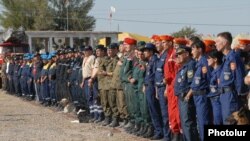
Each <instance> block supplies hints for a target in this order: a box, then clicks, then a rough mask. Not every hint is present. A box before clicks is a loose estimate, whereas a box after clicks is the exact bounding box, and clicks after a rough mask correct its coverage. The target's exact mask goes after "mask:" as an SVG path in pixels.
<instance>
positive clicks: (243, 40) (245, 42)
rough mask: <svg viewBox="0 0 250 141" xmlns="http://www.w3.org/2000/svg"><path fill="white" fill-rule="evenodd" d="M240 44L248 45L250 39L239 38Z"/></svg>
mask: <svg viewBox="0 0 250 141" xmlns="http://www.w3.org/2000/svg"><path fill="white" fill-rule="evenodd" d="M239 44H241V45H248V44H250V40H249V39H239Z"/></svg>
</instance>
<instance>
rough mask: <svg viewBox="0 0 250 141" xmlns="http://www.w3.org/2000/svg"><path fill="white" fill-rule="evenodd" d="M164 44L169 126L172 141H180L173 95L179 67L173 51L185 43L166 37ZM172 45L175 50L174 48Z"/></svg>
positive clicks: (178, 118) (175, 99)
mask: <svg viewBox="0 0 250 141" xmlns="http://www.w3.org/2000/svg"><path fill="white" fill-rule="evenodd" d="M165 42H166V43H165V44H164V46H168V52H167V54H168V56H167V58H166V60H165V65H164V77H165V81H166V84H167V89H166V91H165V95H166V97H167V98H168V114H169V125H170V129H171V131H172V133H173V136H172V138H173V141H180V140H182V135H181V121H180V114H179V110H178V97H177V96H175V94H174V82H175V76H176V73H177V71H178V69H179V65H178V64H177V63H176V57H175V49H176V48H178V47H179V46H181V45H184V44H186V43H187V42H186V41H185V42H184V39H183V40H182V39H176V40H174V38H173V37H171V36H166V38H165ZM174 43H175V47H176V48H174Z"/></svg>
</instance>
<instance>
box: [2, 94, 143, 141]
mask: <svg viewBox="0 0 250 141" xmlns="http://www.w3.org/2000/svg"><path fill="white" fill-rule="evenodd" d="M73 120H76V118H75V116H74V115H72V114H64V113H60V112H57V111H56V110H54V109H53V108H51V107H49V108H48V107H43V106H41V105H39V104H37V103H36V102H34V101H31V102H30V101H25V100H23V99H21V98H18V97H15V96H12V95H8V94H6V93H5V92H4V91H2V90H0V141H131V140H133V141H146V139H143V138H139V137H136V136H132V135H129V134H127V133H125V132H124V131H122V129H119V128H109V127H102V126H99V125H96V124H93V123H87V124H85V123H80V124H79V123H71V121H73ZM110 134H112V135H111V136H110Z"/></svg>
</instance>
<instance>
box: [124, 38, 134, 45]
mask: <svg viewBox="0 0 250 141" xmlns="http://www.w3.org/2000/svg"><path fill="white" fill-rule="evenodd" d="M124 43H126V44H129V45H136V43H137V41H136V40H135V39H132V38H125V39H124Z"/></svg>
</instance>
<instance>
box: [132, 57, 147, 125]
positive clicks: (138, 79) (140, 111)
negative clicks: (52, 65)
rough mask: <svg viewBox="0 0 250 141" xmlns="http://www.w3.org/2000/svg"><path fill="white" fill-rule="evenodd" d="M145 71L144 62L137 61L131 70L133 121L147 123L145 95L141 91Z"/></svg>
mask: <svg viewBox="0 0 250 141" xmlns="http://www.w3.org/2000/svg"><path fill="white" fill-rule="evenodd" d="M145 72H146V62H144V61H139V62H138V65H137V66H136V67H135V68H134V70H133V78H134V79H135V84H134V85H135V98H134V99H135V105H136V106H135V107H134V108H135V109H136V111H137V112H135V115H134V116H135V123H138V124H141V125H147V124H148V123H149V122H150V116H149V113H148V107H147V102H146V95H145V93H144V92H143V84H144V77H145Z"/></svg>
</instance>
